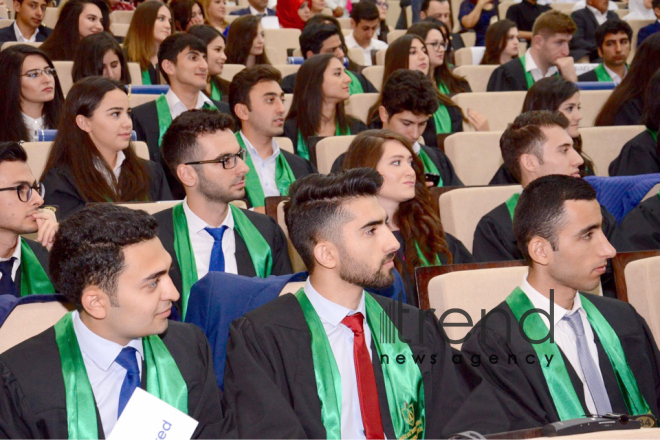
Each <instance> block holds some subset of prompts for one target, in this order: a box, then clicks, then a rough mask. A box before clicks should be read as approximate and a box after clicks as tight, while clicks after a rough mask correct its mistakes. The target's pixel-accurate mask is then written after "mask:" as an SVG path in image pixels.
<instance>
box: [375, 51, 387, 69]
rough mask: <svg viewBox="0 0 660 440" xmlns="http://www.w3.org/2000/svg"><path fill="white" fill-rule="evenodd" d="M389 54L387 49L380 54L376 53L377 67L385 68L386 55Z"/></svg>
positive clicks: (379, 52)
mask: <svg viewBox="0 0 660 440" xmlns="http://www.w3.org/2000/svg"><path fill="white" fill-rule="evenodd" d="M386 52H387V49H381V50H379V51H378V52H376V65H377V66H384V65H385V53H386Z"/></svg>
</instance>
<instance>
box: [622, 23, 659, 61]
mask: <svg viewBox="0 0 660 440" xmlns="http://www.w3.org/2000/svg"><path fill="white" fill-rule="evenodd" d="M654 22H655V20H628V21H627V23H628V24H629V25H630V28H631V29H632V31H633V34H632V41H631V42H630V45H631V47H630V56H629V57H628V61H631V60H632V59H633V57H634V56H635V51H636V50H637V35H638V34H639V30H640V29H641V28H643V27H644V26H648V25H650V24H653V23H654Z"/></svg>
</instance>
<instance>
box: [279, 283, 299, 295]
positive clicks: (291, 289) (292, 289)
mask: <svg viewBox="0 0 660 440" xmlns="http://www.w3.org/2000/svg"><path fill="white" fill-rule="evenodd" d="M304 287H305V282H304V281H292V282H290V283H286V285H285V286H284V288H283V289H282V291H281V292H280V295H286V294H287V293H291V294H294V295H295V294H296V292H297V291H299V290H300V289H302V288H304Z"/></svg>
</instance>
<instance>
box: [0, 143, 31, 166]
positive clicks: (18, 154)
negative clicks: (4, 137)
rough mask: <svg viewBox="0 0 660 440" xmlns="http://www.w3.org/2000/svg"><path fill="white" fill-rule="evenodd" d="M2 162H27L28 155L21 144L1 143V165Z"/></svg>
mask: <svg viewBox="0 0 660 440" xmlns="http://www.w3.org/2000/svg"><path fill="white" fill-rule="evenodd" d="M2 162H27V153H26V152H25V150H24V149H23V147H22V146H21V144H20V143H19V142H0V164H1V163H2Z"/></svg>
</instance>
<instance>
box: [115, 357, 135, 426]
mask: <svg viewBox="0 0 660 440" xmlns="http://www.w3.org/2000/svg"><path fill="white" fill-rule="evenodd" d="M136 353H137V350H136V349H134V348H133V347H124V348H122V349H121V352H120V353H119V355H118V356H117V358H116V359H115V362H117V363H118V364H119V365H121V366H122V367H124V368H125V369H126V377H125V378H124V382H123V383H122V384H121V391H120V392H119V406H118V407H117V408H118V411H117V418H119V416H121V413H122V411H124V408H125V407H126V404H127V403H128V400H129V399H130V398H131V396H132V395H133V392H134V391H135V389H136V388H137V387H139V386H140V368H139V367H138V363H137V356H136Z"/></svg>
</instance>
